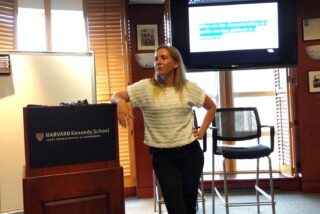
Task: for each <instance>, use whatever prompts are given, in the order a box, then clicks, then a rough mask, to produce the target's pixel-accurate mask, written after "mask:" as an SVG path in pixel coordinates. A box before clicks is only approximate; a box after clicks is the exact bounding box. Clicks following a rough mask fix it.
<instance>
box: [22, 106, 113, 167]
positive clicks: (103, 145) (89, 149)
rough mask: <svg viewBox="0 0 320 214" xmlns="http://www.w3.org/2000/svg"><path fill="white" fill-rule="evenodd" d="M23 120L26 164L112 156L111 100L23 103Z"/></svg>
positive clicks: (98, 159) (37, 164)
mask: <svg viewBox="0 0 320 214" xmlns="http://www.w3.org/2000/svg"><path fill="white" fill-rule="evenodd" d="M25 120H26V121H25V126H26V127H25V132H26V133H25V136H26V137H27V138H28V139H27V141H26V142H27V143H26V146H28V149H27V151H28V152H29V166H30V168H39V167H50V166H59V165H69V164H77V163H88V162H99V161H107V160H115V159H116V152H117V151H118V150H117V146H118V145H117V137H118V136H117V134H118V133H117V122H116V106H115V105H113V104H96V105H75V106H56V107H36V106H35V107H27V108H26V111H25Z"/></svg>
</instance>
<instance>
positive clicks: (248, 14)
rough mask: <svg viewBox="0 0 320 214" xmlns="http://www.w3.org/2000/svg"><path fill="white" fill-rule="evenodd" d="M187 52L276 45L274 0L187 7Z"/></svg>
mask: <svg viewBox="0 0 320 214" xmlns="http://www.w3.org/2000/svg"><path fill="white" fill-rule="evenodd" d="M189 36H190V51H191V52H209V51H228V50H251V49H272V48H278V46H279V41H278V6H277V3H275V2H273V3H257V4H238V5H219V6H203V7H189Z"/></svg>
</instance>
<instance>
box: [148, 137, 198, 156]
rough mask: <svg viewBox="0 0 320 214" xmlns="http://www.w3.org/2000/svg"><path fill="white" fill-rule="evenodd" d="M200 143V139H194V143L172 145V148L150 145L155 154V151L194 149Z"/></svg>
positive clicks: (151, 151)
mask: <svg viewBox="0 0 320 214" xmlns="http://www.w3.org/2000/svg"><path fill="white" fill-rule="evenodd" d="M198 144H199V142H198V140H195V141H193V142H192V143H189V144H186V145H183V146H179V147H172V148H157V147H152V146H150V147H149V150H150V153H151V154H155V153H163V152H177V151H181V150H186V149H193V148H195V147H197V145H198Z"/></svg>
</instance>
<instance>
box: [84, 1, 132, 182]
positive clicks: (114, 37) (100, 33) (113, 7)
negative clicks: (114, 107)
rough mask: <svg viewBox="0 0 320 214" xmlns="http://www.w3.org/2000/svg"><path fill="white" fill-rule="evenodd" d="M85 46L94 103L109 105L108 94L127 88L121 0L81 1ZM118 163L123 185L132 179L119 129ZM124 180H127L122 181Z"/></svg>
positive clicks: (126, 139) (125, 134) (126, 138)
mask: <svg viewBox="0 0 320 214" xmlns="http://www.w3.org/2000/svg"><path fill="white" fill-rule="evenodd" d="M84 13H85V16H86V19H87V31H88V35H89V36H88V37H89V43H90V44H89V47H90V49H91V50H92V51H94V54H95V67H96V89H97V101H98V103H103V102H109V101H110V98H111V95H112V94H113V93H115V92H118V91H120V90H124V89H125V88H126V86H127V82H128V81H127V76H128V72H127V64H128V63H127V48H126V38H125V36H126V35H125V32H126V31H125V27H126V24H125V21H124V20H125V1H124V0H84ZM118 130H119V150H120V164H121V166H122V167H123V170H124V177H125V186H128V185H129V186H130V185H132V184H130V182H129V184H128V182H126V181H128V180H134V179H130V178H131V177H132V169H131V167H130V152H129V151H130V131H129V130H130V128H128V129H124V128H121V127H120V126H119V129H118ZM126 178H127V179H126Z"/></svg>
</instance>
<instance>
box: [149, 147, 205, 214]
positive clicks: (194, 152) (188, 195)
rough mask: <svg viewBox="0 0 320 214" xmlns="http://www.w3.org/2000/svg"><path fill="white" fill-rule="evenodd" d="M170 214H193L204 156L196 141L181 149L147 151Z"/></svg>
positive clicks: (151, 149) (153, 149)
mask: <svg viewBox="0 0 320 214" xmlns="http://www.w3.org/2000/svg"><path fill="white" fill-rule="evenodd" d="M150 152H151V154H153V161H152V163H153V169H154V172H155V174H156V176H157V179H158V181H159V184H160V187H161V191H162V194H163V198H164V202H165V205H166V207H167V211H168V213H169V214H195V213H196V204H197V194H198V187H199V181H200V177H201V173H202V169H203V164H204V156H203V152H202V150H201V147H200V145H199V142H198V141H194V142H193V143H191V144H188V145H186V146H183V147H180V148H172V149H157V148H153V147H152V148H150Z"/></svg>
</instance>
